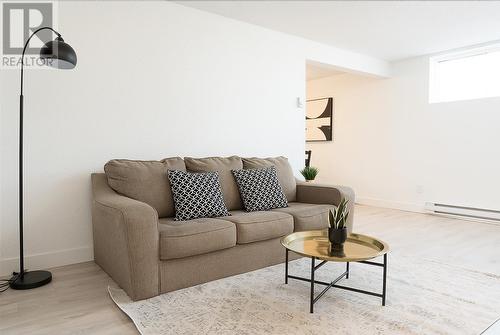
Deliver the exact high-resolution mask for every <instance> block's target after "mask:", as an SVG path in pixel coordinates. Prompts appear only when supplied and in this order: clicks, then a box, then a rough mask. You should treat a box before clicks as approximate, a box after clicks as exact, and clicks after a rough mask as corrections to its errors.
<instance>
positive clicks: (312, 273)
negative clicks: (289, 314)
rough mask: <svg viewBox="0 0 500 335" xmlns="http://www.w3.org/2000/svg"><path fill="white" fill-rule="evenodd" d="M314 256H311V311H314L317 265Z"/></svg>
mask: <svg viewBox="0 0 500 335" xmlns="http://www.w3.org/2000/svg"><path fill="white" fill-rule="evenodd" d="M314 259H315V258H314V257H311V296H310V307H309V312H310V313H312V312H313V308H314V271H316V266H315V264H314Z"/></svg>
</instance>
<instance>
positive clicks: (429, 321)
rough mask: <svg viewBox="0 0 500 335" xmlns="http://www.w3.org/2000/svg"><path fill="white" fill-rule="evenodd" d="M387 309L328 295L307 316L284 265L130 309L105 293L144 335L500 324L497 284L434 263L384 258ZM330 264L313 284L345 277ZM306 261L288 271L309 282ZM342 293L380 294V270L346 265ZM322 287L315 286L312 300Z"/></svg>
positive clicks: (416, 330)
mask: <svg viewBox="0 0 500 335" xmlns="http://www.w3.org/2000/svg"><path fill="white" fill-rule="evenodd" d="M388 264H389V266H388V282H387V288H388V293H387V305H386V306H385V307H382V306H381V299H379V298H377V297H372V296H368V295H363V294H359V293H355V292H349V291H344V290H339V289H335V288H332V289H330V290H329V291H328V292H327V293H326V294H325V295H324V296H323V297H322V298H321V299H320V300H319V301H318V302H317V303H316V304H315V312H314V314H310V313H309V284H308V283H306V282H301V281H297V280H293V279H290V280H289V284H288V285H285V284H284V283H283V277H284V265H283V264H281V265H276V266H272V267H269V268H265V269H261V270H257V271H254V272H250V273H246V274H242V275H238V276H234V277H229V278H224V279H221V280H217V281H213V282H210V283H206V284H202V285H198V286H195V287H191V288H187V289H183V290H179V291H175V292H170V293H166V294H162V295H160V296H158V297H155V298H151V299H147V300H142V301H138V302H132V301H131V300H130V298H129V297H128V296H127V295H126V293H125V292H124V291H123V290H121V289H116V288H109V292H110V295H111V297H112V299H113V300H114V301H115V303H116V304H117V305H118V306H119V307H120V308H121V309H122V310H123V311H124V312H125V313H126V314H127V315H128V316H129V317H130V318H131V319H132V320H133V321H134V323H135V325H136V326H137V328H138V330H139V332H140V333H141V334H144V335H146V334H147V335H149V334H161V335H163V334H186V335H187V334H189V335H194V334H204V335H206V334H228V335H229V334H231V335H233V334H245V335H247V334H248V335H250V334H311V335H313V334H314V335H320V334H356V335H359V334H370V335H372V334H426V335H430V334H453V335H456V334H464V335H465V334H466V335H474V334H480V333H481V332H482V331H483V330H484V329H485V328H487V327H488V326H489V325H490V324H491V323H493V322H494V321H495V320H496V319H497V318H498V317H499V316H500V277H499V276H495V275H490V274H485V273H479V272H474V271H470V270H466V269H461V268H458V267H455V266H450V265H446V264H441V263H437V262H434V261H428V260H422V259H414V258H404V257H401V256H397V257H396V256H393V255H391V254H390V255H389V260H388ZM344 266H345V265H343V264H334V263H328V264H326V265H325V266H323V267H322V268H321V269H319V270H318V272H317V275H316V277H317V279H319V280H325V281H328V280H329V279H330V280H331V279H333V278H335V277H336V276H337V275H339V274H340V273H342V271H343V269H344ZM309 269H310V260H309V259H300V260H297V261H293V262H291V263H290V274H298V275H301V276H305V277H308V276H309ZM341 283H342V284H343V285H349V286H354V287H358V288H362V289H368V290H374V291H380V290H381V287H382V268H379V267H375V266H370V265H366V264H357V263H352V264H351V273H350V278H349V279H347V280H346V279H344V280H342V281H341ZM323 287H324V286H322V285H316V293H319V292H320V291H321V290H322V289H323Z"/></svg>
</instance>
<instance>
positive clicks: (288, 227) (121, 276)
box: [92, 156, 354, 300]
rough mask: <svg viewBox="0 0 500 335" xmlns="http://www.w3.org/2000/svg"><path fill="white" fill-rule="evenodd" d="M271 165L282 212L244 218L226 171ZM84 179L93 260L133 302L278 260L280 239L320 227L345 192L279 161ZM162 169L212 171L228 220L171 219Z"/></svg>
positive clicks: (161, 164) (119, 170) (171, 164)
mask: <svg viewBox="0 0 500 335" xmlns="http://www.w3.org/2000/svg"><path fill="white" fill-rule="evenodd" d="M270 165H274V166H276V169H277V171H278V179H279V181H280V184H281V185H282V187H283V190H284V192H285V195H286V196H287V199H288V202H289V207H287V208H279V209H275V210H271V211H265V212H246V211H245V210H244V209H243V206H242V202H241V199H240V196H239V192H238V188H237V186H236V183H235V181H234V179H233V176H232V174H231V169H241V168H258V167H264V166H270ZM104 169H105V172H106V173H94V174H92V190H93V204H92V224H93V233H94V254H95V262H96V263H97V264H99V265H100V266H101V267H102V268H103V269H104V271H106V272H107V273H108V274H109V275H110V276H111V277H112V278H113V279H114V280H115V281H116V283H118V285H120V287H122V288H123V289H124V290H125V291H126V292H127V293H128V295H129V296H130V297H131V298H132V299H133V300H140V299H145V298H149V297H153V296H155V295H158V294H160V293H164V292H169V291H173V290H177V289H181V288H184V287H189V286H193V285H197V284H200V283H204V282H207V281H211V280H215V279H219V278H223V277H227V276H231V275H235V274H239V273H244V272H248V271H252V270H256V269H259V268H263V267H266V266H270V265H274V264H278V263H281V262H283V261H284V257H285V252H284V249H283V247H282V246H281V245H280V238H281V237H283V236H285V235H287V234H289V233H291V232H293V231H301V230H312V229H323V228H326V227H327V215H328V210H329V209H331V208H333V206H335V205H337V204H338V203H339V202H340V200H341V199H342V198H343V197H346V198H348V199H349V200H350V205H351V214H350V217H349V223H348V226H349V230H350V231H351V230H352V217H353V215H352V214H353V208H352V204H353V203H354V193H353V191H352V190H351V189H350V188H346V187H340V186H328V185H320V184H316V183H301V182H297V181H296V179H295V177H294V174H293V171H292V169H291V167H290V165H289V163H288V160H287V159H286V158H285V157H277V158H266V159H261V158H248V159H247V158H240V157H236V156H233V157H225V158H223V157H211V158H199V159H197V158H185V159H181V158H178V157H174V158H168V159H164V160H162V161H131V160H113V161H110V162H108V163H107V164H106V166H105V168H104ZM167 169H177V170H187V171H193V172H200V171H218V172H219V177H220V181H221V186H222V189H223V194H224V200H225V203H226V206H227V207H228V209H229V210H230V213H231V216H228V217H221V218H201V219H195V220H190V221H184V222H179V221H174V219H173V215H174V204H173V199H172V193H171V190H170V184H169V182H168V178H167V176H166V170H167Z"/></svg>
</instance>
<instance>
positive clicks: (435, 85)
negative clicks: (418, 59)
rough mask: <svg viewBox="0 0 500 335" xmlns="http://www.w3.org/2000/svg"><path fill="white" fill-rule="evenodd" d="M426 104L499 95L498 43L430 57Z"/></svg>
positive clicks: (499, 50) (499, 47) (499, 54)
mask: <svg viewBox="0 0 500 335" xmlns="http://www.w3.org/2000/svg"><path fill="white" fill-rule="evenodd" d="M429 69H430V73H429V79H430V80H429V103H438V102H450V101H459V100H472V99H482V98H489V97H498V96H500V44H495V45H488V46H483V47H475V48H471V49H468V50H462V51H459V52H452V53H446V54H441V55H438V56H434V57H431V58H430V67H429Z"/></svg>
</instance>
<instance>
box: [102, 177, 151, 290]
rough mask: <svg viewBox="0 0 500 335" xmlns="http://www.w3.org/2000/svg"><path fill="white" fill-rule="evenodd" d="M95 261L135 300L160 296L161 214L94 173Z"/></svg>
mask: <svg viewBox="0 0 500 335" xmlns="http://www.w3.org/2000/svg"><path fill="white" fill-rule="evenodd" d="M92 191H93V192H92V193H93V201H92V226H93V233H94V259H95V262H96V263H97V264H99V265H100V266H101V267H102V268H103V269H104V271H106V272H107V273H108V274H109V275H110V276H111V278H113V279H114V280H115V281H116V282H117V283H118V285H120V287H122V288H123V289H124V290H125V291H126V292H127V294H128V295H129V296H130V297H131V298H132V299H133V300H140V299H145V298H149V297H152V296H155V295H158V294H159V278H158V276H159V274H158V271H159V270H158V266H159V232H158V213H157V212H156V210H155V209H154V208H152V207H151V206H149V205H148V204H146V203H143V202H140V201H137V200H134V199H131V198H128V197H125V196H122V195H120V194H118V193H116V192H115V191H114V190H113V189H111V188H110V187H109V186H108V182H107V179H106V176H105V175H104V174H102V173H99V174H92Z"/></svg>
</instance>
